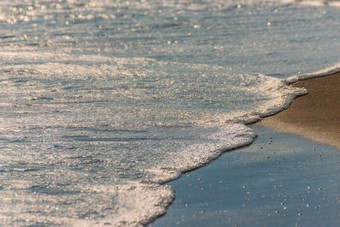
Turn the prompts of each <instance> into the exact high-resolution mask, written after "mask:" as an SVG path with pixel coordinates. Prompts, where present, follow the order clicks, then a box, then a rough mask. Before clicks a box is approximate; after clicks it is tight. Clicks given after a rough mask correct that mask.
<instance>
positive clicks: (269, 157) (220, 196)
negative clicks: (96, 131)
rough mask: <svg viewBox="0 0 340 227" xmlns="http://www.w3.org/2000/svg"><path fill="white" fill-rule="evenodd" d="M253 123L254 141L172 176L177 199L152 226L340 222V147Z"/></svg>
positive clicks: (273, 224)
mask: <svg viewBox="0 0 340 227" xmlns="http://www.w3.org/2000/svg"><path fill="white" fill-rule="evenodd" d="M251 127H252V128H253V129H254V131H255V132H257V133H258V134H259V136H258V138H257V139H256V140H255V142H254V143H253V144H252V145H251V146H248V147H245V148H242V149H238V150H235V151H232V152H227V153H225V154H224V155H222V156H221V157H220V158H219V159H217V160H216V161H214V162H212V163H210V164H209V165H208V166H205V167H203V168H201V169H198V170H195V171H193V172H191V173H188V174H185V175H184V176H182V177H181V178H179V179H178V180H175V181H173V182H170V183H169V185H171V186H172V187H173V188H174V189H175V190H176V199H175V201H174V203H173V204H172V205H171V206H170V208H169V209H168V211H167V214H166V215H165V216H163V217H161V218H159V219H157V220H156V221H155V222H154V223H152V224H151V225H150V226H152V227H155V226H157V227H158V226H162V227H164V226H169V227H170V226H195V227H198V226H231V227H234V226H238V227H242V226H261V227H262V226H308V227H309V226H340V186H339V184H340V163H339V162H340V152H339V150H338V149H337V148H336V147H332V146H328V145H325V144H321V143H316V142H313V141H311V140H309V139H305V138H303V137H301V136H299V135H294V134H289V133H281V132H277V131H276V130H274V129H271V128H268V127H263V126H261V125H258V124H255V125H252V126H251Z"/></svg>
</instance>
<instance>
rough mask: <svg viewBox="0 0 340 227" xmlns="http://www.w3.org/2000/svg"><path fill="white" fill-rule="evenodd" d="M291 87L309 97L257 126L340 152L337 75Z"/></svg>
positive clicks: (339, 105) (296, 101)
mask: <svg viewBox="0 0 340 227" xmlns="http://www.w3.org/2000/svg"><path fill="white" fill-rule="evenodd" d="M293 86H296V87H304V88H306V89H307V90H308V95H305V96H301V97H299V98H297V99H295V100H294V101H293V103H292V104H291V105H290V106H289V108H288V109H287V110H285V111H282V112H280V113H279V114H277V115H275V116H272V117H268V118H265V119H263V120H262V121H261V122H260V124H263V125H265V126H269V127H274V128H276V129H278V130H280V131H284V132H289V133H297V134H300V135H303V136H305V137H307V138H310V139H313V140H315V141H318V142H321V143H328V144H331V145H333V146H336V147H338V148H340V73H335V74H332V75H329V76H325V77H318V78H312V79H308V80H302V81H298V82H296V83H294V84H293Z"/></svg>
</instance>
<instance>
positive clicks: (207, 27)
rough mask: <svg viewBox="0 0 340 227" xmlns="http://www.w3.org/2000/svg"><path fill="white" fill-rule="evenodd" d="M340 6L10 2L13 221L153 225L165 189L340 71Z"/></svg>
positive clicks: (8, 120)
mask: <svg viewBox="0 0 340 227" xmlns="http://www.w3.org/2000/svg"><path fill="white" fill-rule="evenodd" d="M339 6H340V3H339V1H318V0H316V1H286V0H282V1H269V0H244V1H231V0H200V1H188V0H178V1H168V0H161V1H156V0H150V1H148V0H138V1H125V0H124V1H123V0H115V1H113V0H112V1H111V0H58V1H54V0H24V1H23V0H20V1H19V0H11V1H10V0H4V1H1V2H0V29H1V30H0V31H1V34H0V113H1V115H0V179H1V180H0V198H1V200H0V224H1V225H15V226H20V225H25V226H28V225H34V226H40V225H62V226H64V225H77V226H86V225H87V226H93V225H114V226H117V225H132V226H134V225H140V224H146V223H148V222H149V221H151V220H153V219H155V218H156V217H158V216H159V215H162V214H163V213H164V212H165V211H166V207H167V206H168V205H169V204H170V203H171V202H172V201H173V199H174V197H175V194H174V191H173V190H172V189H171V188H170V187H169V186H166V185H164V184H163V183H165V182H167V181H170V180H173V179H176V178H178V177H179V176H181V174H182V173H183V172H186V171H189V170H193V169H195V168H198V167H200V166H202V165H205V164H207V163H209V162H210V161H211V160H213V159H215V158H217V157H218V156H219V155H221V153H222V152H224V151H227V150H231V149H235V148H238V147H242V146H245V145H248V144H251V143H252V141H253V140H254V138H255V137H256V134H255V133H254V132H253V131H252V130H251V129H250V128H248V127H247V126H246V124H247V123H251V122H255V121H257V120H259V119H261V118H262V117H265V116H268V115H271V114H275V113H277V112H278V111H280V110H282V109H284V108H286V107H287V106H288V105H289V104H290V102H291V101H292V99H293V98H294V97H296V96H297V95H302V94H305V93H306V90H305V89H297V88H294V87H291V86H288V85H287V82H288V81H292V80H296V79H298V78H301V77H307V76H308V77H310V76H317V75H321V74H327V73H330V72H334V71H339V59H340V54H339V53H340V52H339V50H340V42H339V38H338V37H340V30H339V29H338V28H339V27H340V17H339V15H340V7H339Z"/></svg>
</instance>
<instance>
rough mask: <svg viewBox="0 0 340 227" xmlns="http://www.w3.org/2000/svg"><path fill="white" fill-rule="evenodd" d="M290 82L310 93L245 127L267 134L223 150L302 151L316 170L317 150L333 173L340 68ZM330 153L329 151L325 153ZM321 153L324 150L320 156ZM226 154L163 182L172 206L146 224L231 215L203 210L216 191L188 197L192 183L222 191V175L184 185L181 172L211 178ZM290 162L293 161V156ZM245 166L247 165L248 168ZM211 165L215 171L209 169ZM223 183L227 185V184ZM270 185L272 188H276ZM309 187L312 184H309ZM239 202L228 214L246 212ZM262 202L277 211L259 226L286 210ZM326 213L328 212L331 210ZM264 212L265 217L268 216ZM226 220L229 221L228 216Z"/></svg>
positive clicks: (339, 133)
mask: <svg viewBox="0 0 340 227" xmlns="http://www.w3.org/2000/svg"><path fill="white" fill-rule="evenodd" d="M289 85H292V86H294V87H300V88H301V87H303V88H306V89H307V90H308V94H307V95H303V96H298V97H296V98H295V99H294V100H293V101H292V103H291V104H290V106H288V107H287V108H286V109H285V110H282V111H281V112H279V113H277V114H275V115H271V116H268V117H265V118H263V119H261V120H260V121H258V122H256V123H252V124H249V125H248V127H251V128H254V127H255V128H257V129H258V128H260V129H262V130H264V131H265V132H263V133H264V135H265V137H267V138H261V137H263V135H262V136H260V135H259V138H257V139H255V141H254V142H253V143H252V144H251V145H250V146H246V147H242V148H239V149H236V151H233V152H232V153H230V152H226V153H230V154H229V156H230V155H231V156H233V155H234V154H233V153H238V152H246V153H248V151H247V150H251V153H253V152H255V153H257V152H259V153H261V156H266V158H267V159H268V161H269V160H271V159H272V158H273V156H271V157H270V156H268V155H273V154H274V156H275V153H281V152H282V151H283V150H292V151H291V152H292V155H295V154H298V153H300V152H299V151H301V152H302V153H300V155H302V156H304V157H303V159H307V160H309V161H308V164H311V168H314V167H315V166H319V162H320V161H319V160H315V161H311V160H312V159H313V158H312V156H314V154H312V153H315V151H317V156H316V157H318V158H320V160H324V155H327V156H328V158H326V159H327V160H325V161H326V162H327V163H329V164H330V165H331V166H332V169H334V170H335V171H337V169H338V167H337V165H334V163H333V162H335V161H336V160H333V159H332V158H331V157H330V156H332V155H333V156H334V157H335V156H336V153H337V152H335V151H336V150H339V149H340V126H339V125H340V114H339V113H340V100H337V97H338V96H340V89H339V88H338V87H337V85H340V72H336V73H330V74H329V75H322V76H319V77H311V78H301V79H300V80H297V81H296V82H293V83H289V84H288V86H289ZM337 123H338V124H337ZM266 128H267V129H266ZM262 130H261V131H262ZM268 131H271V133H270V135H268ZM259 133H261V132H259ZM300 136H301V137H300ZM286 138H289V140H290V141H291V142H289V141H286ZM306 139H307V140H306ZM259 140H263V141H259ZM274 140H277V145H278V144H280V145H279V146H277V147H276V146H274V147H275V148H274V147H273V145H274V144H272V143H273V141H274ZM295 140H296V141H298V142H296V143H297V144H300V146H301V147H302V148H300V146H297V147H296V146H294V144H295ZM257 144H263V146H261V147H259V146H258V145H257ZM297 144H295V145H297ZM268 146H269V147H271V149H270V150H268V148H269V147H268ZM312 147H313V148H312ZM332 147H333V148H332ZM334 148H335V149H334ZM272 150H274V153H273V152H271V151H272ZM276 151H277V152H276ZM311 151H314V152H311ZM267 152H269V153H267ZM329 152H331V153H330V154H329ZM334 152H335V153H334ZM271 153H273V154H271ZM321 153H323V154H322V155H321ZM276 155H277V154H276ZM300 155H299V156H300ZM226 156H227V155H226V154H223V155H222V157H220V158H218V159H217V160H215V161H213V162H212V163H210V164H209V165H207V166H204V167H202V168H198V169H197V170H195V171H189V172H188V173H184V174H183V176H182V177H180V178H179V179H176V180H174V181H171V182H168V183H166V184H167V185H171V186H172V187H173V188H174V189H175V190H176V199H175V200H174V202H173V204H171V205H170V206H169V207H168V208H167V213H166V214H165V215H164V216H161V217H158V218H157V219H156V220H153V221H151V222H150V223H149V224H148V226H167V225H168V226H171V224H176V225H177V224H179V225H183V224H184V223H185V225H189V226H196V225H198V226H200V224H201V222H200V221H203V222H205V223H206V224H209V223H210V224H211V223H214V219H215V218H222V217H223V216H224V217H226V216H225V215H226V213H229V211H230V210H228V212H226V210H223V212H222V211H221V210H216V212H215V211H213V210H211V211H210V212H209V213H208V214H206V211H205V208H206V207H204V206H202V204H203V202H204V203H205V204H206V206H208V204H209V203H210V204H212V205H213V206H214V207H215V206H216V204H217V203H219V202H217V201H216V200H212V199H216V198H215V197H216V195H211V193H209V194H206V193H207V192H205V194H204V195H203V196H204V197H205V198H202V199H201V200H200V203H199V204H195V203H197V201H195V199H196V200H197V199H198V198H195V199H194V198H193V197H194V196H193V195H195V194H193V195H192V192H191V191H190V190H192V187H193V186H194V185H195V184H198V185H196V186H195V188H196V189H197V188H200V190H202V189H203V188H208V187H209V188H214V187H217V190H221V189H219V188H220V186H221V185H220V184H221V182H223V180H222V179H221V177H222V176H221V174H219V176H217V178H218V179H214V180H215V182H210V183H209V185H208V184H206V183H205V184H204V183H203V185H202V181H201V177H199V178H198V180H197V181H198V182H195V181H192V180H189V181H190V183H189V184H188V183H187V182H188V179H187V177H185V176H188V177H191V176H192V175H201V174H208V175H209V176H210V177H212V178H216V177H215V176H214V175H212V172H214V173H215V172H216V171H220V169H221V168H225V167H224V165H223V163H226V158H223V157H226ZM267 156H268V157H267ZM278 156H280V155H278ZM285 157H287V154H286V155H285ZM334 157H333V158H334ZM277 158H278V157H277ZM223 159H224V160H223ZM314 159H315V157H314ZM291 160H295V158H293V159H291ZM277 161H278V162H277V163H280V162H281V161H280V160H277ZM244 162H245V164H244V165H245V167H246V166H247V165H248V163H249V162H252V160H249V159H248V160H245V161H244ZM221 163H222V166H221ZM288 163H289V162H288ZM288 163H287V165H288ZM227 164H229V161H227ZM262 164H264V165H267V164H266V162H263V163H262ZM299 165H300V162H298V163H297V164H296V163H295V164H291V166H290V168H288V169H286V170H285V171H284V172H287V173H288V174H287V176H285V178H289V175H294V174H295V173H296V172H297V171H298V170H299V169H300V168H299V167H298V166H299ZM326 165H328V164H326ZM216 166H219V167H216ZM274 166H275V165H274ZM313 166H314V167H313ZM216 168H218V169H216ZM247 168H248V169H249V167H247ZM258 168H259V167H258ZM269 168H273V165H272V164H271V165H270V167H269ZM296 168H298V169H296ZM211 169H212V170H214V171H212V170H211ZM227 169H228V167H227ZM243 171H247V170H246V169H245V170H243ZM243 171H241V172H243ZM256 171H258V170H256ZM325 171H326V170H325ZM209 172H210V173H209ZM225 174H228V173H225ZM306 174H312V171H310V170H309V171H308V173H306ZM318 175H319V173H317V176H318ZM326 175H327V174H326ZM311 176H312V175H311ZM325 177H326V176H325ZM328 177H331V176H327V179H326V178H325V179H324V180H323V181H322V182H320V183H321V184H323V186H324V187H326V185H327V184H329V183H330V181H331V180H330V179H328ZM243 178H244V177H243ZM242 180H249V179H242ZM259 180H264V179H262V178H261V179H259ZM291 180H292V181H296V177H292V178H291ZM182 181H183V182H182ZM304 181H306V178H304V179H303V181H301V183H302V182H304ZM184 182H185V183H184ZM230 183H231V182H230ZM304 183H307V182H304ZM310 183H313V184H314V182H313V181H310ZM223 184H224V183H223ZM333 185H336V187H338V184H334V182H333ZM225 187H226V188H228V187H227V186H225ZM242 187H244V186H242ZM274 187H275V190H276V186H274ZM320 188H322V187H319V188H318V190H319V191H320ZM178 189H179V190H181V192H179V190H178ZM183 189H184V192H183ZM307 189H310V186H307ZM214 190H215V189H214ZM289 190H293V191H294V190H295V189H289ZM260 191H261V190H260ZM298 191H299V193H302V194H304V192H302V191H304V189H303V188H301V189H298ZM179 193H181V194H182V195H179ZM233 193H234V192H233ZM308 193H310V191H308ZM183 195H184V197H187V203H184V204H183V198H184V197H183ZM316 195H318V192H317V193H316ZM201 196H202V195H200V196H199V197H201ZM230 196H231V195H230ZM305 196H306V195H305ZM272 197H273V195H272ZM193 199H194V200H193ZM218 200H219V199H218ZM303 200H304V198H303ZM222 201H223V199H222ZM225 202H226V203H228V201H225ZM229 202H230V201H229ZM233 202H236V201H233ZM311 202H312V203H315V202H316V203H320V201H316V200H315V201H314V200H313V199H312V200H311ZM339 202H340V201H337V203H339ZM190 203H194V206H196V207H194V208H188V206H189V204H190ZM265 203H266V202H265ZM281 204H283V203H281ZM227 205H228V204H226V206H227ZM229 205H230V204H229ZM231 205H232V204H231ZM263 205H265V204H263ZM190 206H191V205H190ZM209 206H210V205H209ZM232 206H233V205H232ZM241 206H242V208H238V209H236V210H234V212H233V214H232V216H233V217H234V218H235V215H237V213H238V212H241V213H242V212H244V211H242V210H243V209H244V208H243V206H244V204H241ZM266 206H268V208H269V209H270V210H272V211H273V209H274V208H275V209H276V210H275V211H274V213H270V212H269V211H266V212H268V213H266V214H264V215H263V216H262V218H260V220H256V221H260V222H258V223H257V225H258V226H260V225H262V224H263V223H262V221H264V220H266V221H265V222H267V221H269V223H270V224H272V223H274V222H275V221H274V220H272V219H271V218H269V217H270V216H277V218H279V217H278V216H280V215H279V208H284V210H285V209H286V208H285V207H279V206H277V205H272V204H271V205H270V204H266ZM299 206H300V205H299ZM306 206H307V207H309V204H307V205H306ZM323 206H325V205H323ZM302 207H303V206H300V208H299V209H303V208H302ZM319 207H320V205H317V206H315V207H314V210H318V209H319ZM334 208H335V207H334V206H332V207H331V209H334ZM188 209H191V211H189V212H188ZM237 210H238V211H237ZM327 210H328V209H327ZM214 212H215V213H214ZM235 212H236V213H235ZM247 212H248V211H247ZM280 212H282V211H280ZM295 212H298V210H295ZM313 212H314V211H313ZM313 212H312V213H313ZM327 212H329V210H328V211H327ZM169 213H170V214H169ZM193 213H194V214H193ZM312 213H310V214H308V215H307V216H309V218H310V219H311V218H312V216H314V215H316V213H315V212H314V213H313V215H312ZM191 215H193V216H191ZM211 215H212V216H211ZM229 215H230V213H229ZM247 215H249V214H247ZM295 215H296V214H295ZM295 215H293V216H291V217H292V218H293V217H294V218H293V219H295ZM297 215H298V216H301V213H298V214H297ZM190 216H191V217H190ZM199 216H201V217H199ZM210 216H211V217H210ZM237 216H238V215H237ZM255 216H256V215H255ZM265 216H268V218H267V217H265ZM284 216H286V215H284ZM288 216H289V215H288ZM321 216H322V217H325V216H324V215H321ZM198 217H199V218H198ZM332 217H335V216H332ZM193 218H194V219H193ZM234 218H233V219H234ZM281 218H283V217H280V218H279V219H280V223H279V224H282V223H286V221H284V219H286V217H284V218H283V219H281ZM184 219H186V220H184ZM196 219H197V220H196ZM256 219H257V218H256ZM229 220H231V219H230V218H229ZM325 220H326V219H325ZM295 221H296V222H295V223H290V224H298V223H307V221H302V219H301V217H299V218H298V219H295ZM237 223H239V224H241V223H242V221H241V220H237V219H235V220H231V222H229V224H233V225H235V224H237ZM245 223H248V224H250V222H244V223H242V224H245ZM311 223H313V222H311ZM311 223H309V224H311ZM330 223H337V221H335V220H331V221H330ZM215 224H217V225H219V224H221V223H218V222H215Z"/></svg>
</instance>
